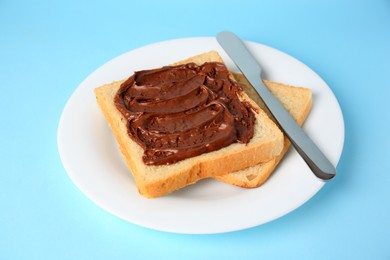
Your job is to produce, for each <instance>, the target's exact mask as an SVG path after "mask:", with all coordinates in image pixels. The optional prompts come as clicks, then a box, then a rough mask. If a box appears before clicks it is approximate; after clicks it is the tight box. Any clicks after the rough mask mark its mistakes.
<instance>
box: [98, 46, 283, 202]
mask: <svg viewBox="0 0 390 260" xmlns="http://www.w3.org/2000/svg"><path fill="white" fill-rule="evenodd" d="M209 61H218V62H223V61H222V59H221V58H220V56H219V55H218V53H216V52H214V51H213V52H209V53H205V54H201V55H197V56H195V57H192V58H189V59H187V60H184V61H182V62H179V63H176V64H183V63H188V62H195V63H197V64H199V65H200V64H203V63H204V62H209ZM176 64H175V65H176ZM122 82H123V81H117V82H113V83H111V84H106V85H103V86H101V87H98V88H96V89H95V90H94V92H95V95H96V99H97V103H98V105H99V107H100V108H101V110H102V112H103V114H104V116H105V118H106V120H107V122H108V124H109V126H110V127H111V129H112V131H113V133H114V135H115V137H116V140H117V142H118V145H119V148H120V150H121V152H122V155H123V157H124V159H125V161H126V163H127V166H128V168H129V170H130V171H131V173H132V175H133V177H134V180H135V182H136V185H137V188H138V190H139V193H140V194H141V195H143V196H144V197H147V198H155V197H160V196H163V195H166V194H168V193H171V192H173V191H175V190H178V189H180V188H183V187H185V186H187V185H189V184H193V183H195V182H197V181H198V180H200V179H204V178H209V177H216V176H218V175H223V174H227V173H231V172H235V171H238V170H240V169H244V168H247V167H250V166H253V165H256V164H259V163H261V162H266V161H269V160H271V159H273V158H275V157H276V156H277V155H279V154H280V152H281V151H282V149H283V134H282V132H281V131H280V130H279V129H278V127H277V126H276V125H275V124H274V122H272V120H271V119H269V118H268V116H267V115H266V113H265V112H264V111H262V110H261V109H259V108H258V106H257V105H256V103H255V102H254V101H252V100H251V99H249V97H248V96H247V95H246V94H245V93H244V92H242V96H241V99H243V100H246V101H248V102H250V103H251V104H252V105H253V106H254V107H256V108H257V109H256V110H257V111H256V120H255V133H254V137H253V138H252V139H251V141H250V142H249V143H248V144H239V143H233V144H231V145H229V146H227V147H224V148H222V149H219V150H217V151H213V152H209V153H205V154H201V155H199V156H195V157H192V158H188V159H185V160H182V161H179V162H177V163H174V164H170V165H160V166H149V165H145V164H144V163H143V161H142V154H143V149H142V148H141V147H140V146H139V145H138V144H137V143H136V142H134V141H133V140H132V139H131V138H130V137H129V136H128V133H127V127H126V120H125V119H124V117H123V116H122V114H121V113H120V112H119V111H118V110H117V109H116V107H115V104H114V102H113V99H114V97H115V94H116V92H117V90H118V89H119V87H120V84H121V83H122Z"/></svg>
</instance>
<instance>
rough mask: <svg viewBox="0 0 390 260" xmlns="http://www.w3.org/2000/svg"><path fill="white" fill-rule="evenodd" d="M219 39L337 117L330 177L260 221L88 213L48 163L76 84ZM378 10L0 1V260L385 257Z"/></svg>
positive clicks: (372, 4) (384, 94) (382, 0)
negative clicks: (333, 102)
mask: <svg viewBox="0 0 390 260" xmlns="http://www.w3.org/2000/svg"><path fill="white" fill-rule="evenodd" d="M222 30H231V31H234V32H235V33H237V34H238V35H239V36H240V37H241V38H243V39H245V40H250V41H255V42H260V43H263V44H266V45H269V46H272V47H275V48H277V49H280V50H282V51H284V52H286V53H288V54H290V55H292V56H294V57H296V58H298V59H299V60H301V61H303V62H304V63H306V64H307V65H308V66H309V67H311V68H312V69H313V70H315V71H316V72H317V73H318V74H319V75H320V76H321V77H322V78H323V79H324V80H325V81H326V82H327V83H328V84H329V86H330V87H331V88H332V90H333V91H334V93H335V95H336V96H337V98H338V100H339V102H340V105H341V108H342V110H343V113H344V120H345V146H344V151H343V155H342V157H341V160H340V163H339V165H338V167H337V169H338V176H337V177H336V179H335V180H333V181H331V182H329V183H328V184H326V185H325V187H324V188H323V189H322V190H321V191H320V192H319V193H318V194H317V195H316V196H315V197H313V198H312V199H311V200H310V201H309V202H308V203H306V204H305V205H303V206H302V207H300V208H299V209H297V210H295V211H294V212H292V213H290V214H288V215H287V216H284V217H282V218H280V219H278V220H276V221H273V222H271V223H268V224H265V225H262V226H259V227H255V228H251V229H248V230H243V231H238V232H232V233H226V234H218V235H177V234H170V233H163V232H158V231H154V230H149V229H146V228H142V227H138V226H136V225H133V224H131V223H128V222H125V221H123V220H120V219H118V218H116V217H115V216H112V215H111V214H109V213H107V212H106V211H104V210H103V209H101V208H99V207H98V206H96V205H95V204H94V203H92V202H91V201H90V200H89V199H88V198H86V196H84V195H83V194H82V193H81V192H80V191H79V190H78V189H77V188H76V186H75V185H74V184H73V183H72V182H71V180H70V179H69V178H68V176H67V174H66V172H65V170H64V168H63V166H62V164H61V161H60V158H59V155H58V151H57V140H56V136H57V126H58V122H59V118H60V115H61V112H62V109H63V107H64V105H65V103H66V101H67V100H68V98H69V97H70V95H71V94H72V92H73V91H74V90H75V89H76V87H77V86H78V85H79V84H80V82H81V81H82V80H83V79H84V78H85V77H87V76H88V75H89V74H90V73H91V72H93V71H94V70H95V69H96V68H98V67H99V66H100V65H102V64H103V63H105V62H107V61H108V60H110V59H112V58H113V57H115V56H118V55H120V54H122V53H124V52H127V51H129V50H132V49H134V48H137V47H141V46H144V45H146V44H150V43H154V42H159V41H163V40H167V39H175V38H182V37H196V36H214V35H215V34H216V33H218V32H219V31H222ZM389 76H390V1H388V0H378V1H309V0H307V1H304V0H296V1H232V3H227V2H225V1H220V2H218V1H209V0H207V1H206V0H201V1H161V2H158V3H154V2H152V1H146V0H143V1H139V2H130V1H107V2H106V3H101V2H98V1H74V0H69V1H57V2H55V1H39V2H38V1H24V2H22V1H9V0H8V1H7V0H5V1H0V87H1V92H0V93H1V98H0V100H1V101H0V113H1V117H0V120H1V121H0V124H1V128H0V177H1V178H0V259H137V258H146V259H154V258H162V259H176V258H177V259H184V258H189V259H390V244H389V237H390V202H389V200H390V188H389V187H390V170H389V168H388V167H386V166H388V162H389V158H388V157H389V150H388V147H390V142H389V138H388V134H387V133H389V131H390V127H389V111H390V105H389V98H390V90H389V89H390V79H389Z"/></svg>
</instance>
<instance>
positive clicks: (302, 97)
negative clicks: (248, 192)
mask: <svg viewBox="0 0 390 260" xmlns="http://www.w3.org/2000/svg"><path fill="white" fill-rule="evenodd" d="M234 77H235V79H236V80H237V82H238V83H239V84H240V86H241V87H242V88H243V89H244V91H245V92H246V93H247V94H248V95H249V96H250V97H251V98H252V100H254V101H255V102H256V103H257V104H258V105H259V106H260V107H261V108H262V109H263V110H264V111H265V112H266V113H267V114H268V116H269V117H270V118H271V119H272V120H274V119H273V118H272V115H271V113H270V112H269V111H268V109H267V108H266V106H265V104H264V103H263V101H262V100H261V99H260V97H259V96H258V95H257V93H256V91H255V90H254V89H253V88H252V86H251V85H250V84H249V82H248V81H247V80H246V79H245V77H244V76H243V75H242V74H238V73H234ZM264 83H265V85H266V86H267V87H268V88H269V90H270V91H271V92H272V94H274V95H275V97H276V98H277V99H278V100H279V102H281V103H282V105H283V106H284V108H285V109H286V110H287V111H288V112H289V113H290V115H291V116H292V117H293V118H294V120H295V121H296V122H297V123H298V124H299V125H302V124H303V122H304V121H305V119H306V117H307V116H308V114H309V112H310V109H311V105H312V94H311V90H310V89H308V88H301V87H292V86H286V85H283V84H280V83H275V82H270V81H266V80H264ZM289 146H290V141H289V140H288V139H287V138H285V139H284V147H283V150H282V152H281V153H280V155H279V156H277V157H275V158H274V159H272V160H270V161H269V162H266V163H260V164H258V165H255V166H252V167H249V168H246V169H243V170H240V171H237V172H234V173H230V174H225V175H221V176H217V177H215V179H217V180H219V181H223V182H225V183H228V184H232V185H236V186H240V187H243V188H255V187H259V186H260V185H262V184H263V183H264V182H265V181H266V180H267V179H268V178H269V176H270V175H271V173H272V172H273V170H274V169H275V167H276V166H277V165H278V164H279V162H280V160H281V159H282V158H283V157H284V155H285V154H286V152H287V150H288V148H289Z"/></svg>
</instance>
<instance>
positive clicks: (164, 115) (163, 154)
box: [114, 62, 255, 165]
mask: <svg viewBox="0 0 390 260" xmlns="http://www.w3.org/2000/svg"><path fill="white" fill-rule="evenodd" d="M241 91H242V90H241V88H240V87H239V86H238V84H237V83H236V82H235V81H232V80H231V79H230V78H229V71H228V70H227V68H226V67H225V65H224V64H222V63H218V62H209V63H204V64H203V65H201V66H199V65H196V64H195V63H188V64H184V65H179V66H170V67H163V68H159V69H153V70H144V71H138V72H135V73H134V74H133V75H132V76H131V77H130V78H129V79H128V80H126V81H125V82H124V83H123V84H122V85H121V87H120V89H119V91H118V92H117V94H116V96H115V99H114V102H115V106H116V107H117V109H118V110H119V111H120V112H121V113H122V115H123V116H124V117H125V119H126V120H127V127H128V134H129V136H130V138H131V139H133V140H134V141H135V142H137V143H138V144H139V145H140V146H141V147H142V148H143V149H144V155H143V161H144V163H145V164H147V165H163V164H171V163H175V162H178V161H180V160H183V159H186V158H190V157H194V156H197V155H200V154H202V153H206V152H211V151H215V150H218V149H221V148H223V147H226V146H228V145H230V144H232V143H235V142H240V143H248V142H249V140H250V139H251V138H252V137H253V132H254V121H255V114H254V113H253V111H252V109H251V106H250V104H249V103H247V102H241V101H240V100H239V98H238V94H239V92H241Z"/></svg>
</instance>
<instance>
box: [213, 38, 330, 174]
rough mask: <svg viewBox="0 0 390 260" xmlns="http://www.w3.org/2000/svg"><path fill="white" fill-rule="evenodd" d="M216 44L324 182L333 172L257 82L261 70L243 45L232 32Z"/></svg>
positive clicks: (285, 113) (293, 121)
mask: <svg viewBox="0 0 390 260" xmlns="http://www.w3.org/2000/svg"><path fill="white" fill-rule="evenodd" d="M217 41H218V43H219V44H220V45H221V46H222V48H223V49H224V50H225V52H226V53H227V54H228V55H229V56H230V58H231V59H232V60H233V62H234V63H235V64H236V65H237V67H238V68H239V69H240V71H241V72H242V73H243V74H244V76H245V78H246V79H247V80H248V81H249V83H250V84H251V85H252V86H253V87H254V89H255V90H256V91H257V93H258V94H259V96H260V97H261V99H262V100H263V101H264V104H265V105H266V107H267V108H268V110H269V111H270V112H271V114H272V115H273V117H274V118H275V119H276V121H277V124H278V125H279V126H280V128H281V129H282V131H283V132H284V134H285V135H286V136H287V138H288V139H289V140H290V141H291V144H292V145H293V146H294V148H295V149H296V150H297V152H298V153H299V154H300V156H301V157H302V158H303V159H304V160H305V162H306V163H307V165H308V166H309V168H310V169H311V171H312V172H313V173H314V175H315V176H317V177H318V178H319V179H321V180H324V181H327V180H330V179H332V178H333V177H334V176H335V175H336V169H335V167H334V166H333V165H332V163H331V162H330V161H329V159H328V158H327V157H326V156H325V155H324V154H323V153H322V151H321V150H320V149H319V148H318V147H317V145H316V144H315V143H314V142H313V141H312V140H311V139H310V138H309V137H308V136H307V135H306V133H305V132H304V131H303V130H302V128H301V127H300V126H299V125H298V124H297V123H296V122H295V120H294V119H293V118H292V117H291V116H290V114H289V113H288V112H287V111H286V110H285V109H284V107H283V106H282V105H281V104H280V103H279V101H278V100H277V99H276V98H275V97H274V95H273V94H272V93H271V92H270V91H269V90H268V88H267V87H266V86H265V85H264V83H263V81H262V80H261V71H262V69H261V67H260V65H259V63H258V62H257V60H256V59H255V58H254V57H253V56H252V54H251V53H250V52H249V50H248V49H247V48H246V46H245V44H244V43H243V42H242V41H241V40H240V38H238V37H237V36H236V35H235V34H234V33H232V32H220V33H219V34H218V35H217Z"/></svg>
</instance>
